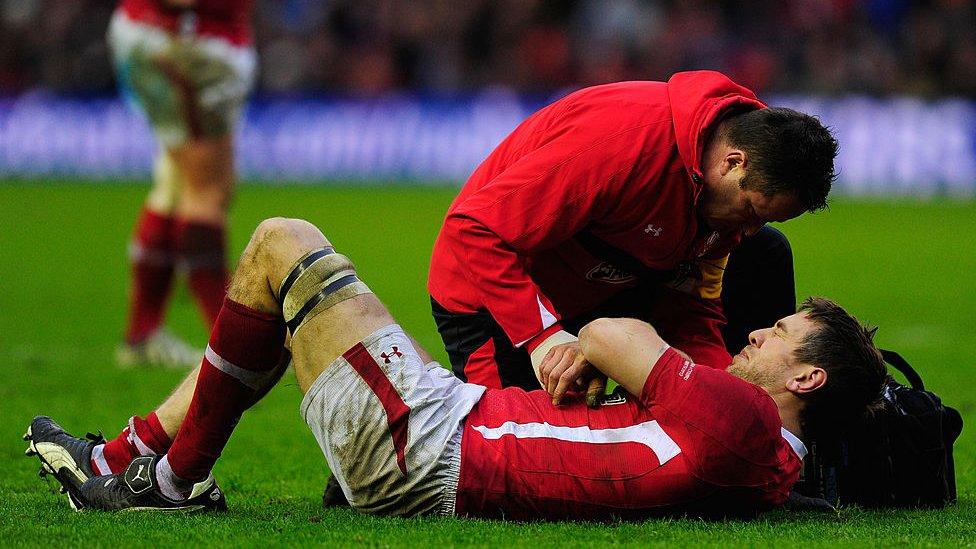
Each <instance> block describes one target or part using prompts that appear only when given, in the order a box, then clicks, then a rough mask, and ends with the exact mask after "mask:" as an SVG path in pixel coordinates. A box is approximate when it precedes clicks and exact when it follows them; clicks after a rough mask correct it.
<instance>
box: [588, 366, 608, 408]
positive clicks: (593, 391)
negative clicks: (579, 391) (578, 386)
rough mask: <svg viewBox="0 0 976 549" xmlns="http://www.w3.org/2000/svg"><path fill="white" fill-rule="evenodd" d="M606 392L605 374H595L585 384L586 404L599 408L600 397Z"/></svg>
mask: <svg viewBox="0 0 976 549" xmlns="http://www.w3.org/2000/svg"><path fill="white" fill-rule="evenodd" d="M606 394H607V376H605V375H603V374H597V375H595V376H593V379H591V380H590V381H589V383H587V384H586V405H587V406H588V407H590V408H599V407H600V399H601V398H603V396H605V395H606Z"/></svg>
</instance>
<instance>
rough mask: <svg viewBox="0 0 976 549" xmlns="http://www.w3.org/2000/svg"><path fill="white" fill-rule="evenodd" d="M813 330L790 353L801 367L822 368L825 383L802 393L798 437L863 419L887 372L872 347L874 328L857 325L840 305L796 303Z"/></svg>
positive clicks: (811, 301) (838, 428)
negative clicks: (800, 423) (825, 376)
mask: <svg viewBox="0 0 976 549" xmlns="http://www.w3.org/2000/svg"><path fill="white" fill-rule="evenodd" d="M800 311H802V312H805V313H806V316H807V318H809V319H810V320H811V321H813V323H814V324H815V325H816V327H817V329H816V330H815V331H813V332H811V333H809V334H807V336H806V337H805V338H804V339H803V341H802V342H801V344H800V346H799V347H797V349H796V350H795V351H794V352H793V355H794V357H795V358H796V359H797V360H798V361H800V362H803V363H806V364H812V365H814V366H818V367H820V368H823V369H824V370H825V371H826V372H827V381H826V382H825V383H824V385H823V386H821V387H820V388H818V389H816V390H814V391H811V392H809V393H806V394H804V395H803V396H802V397H801V398H803V400H804V401H805V402H806V406H805V407H804V410H803V412H802V414H801V421H802V422H803V430H804V434H805V435H808V436H811V437H813V438H818V437H823V436H829V435H832V434H836V433H837V432H839V431H841V430H842V428H843V427H844V426H845V425H849V424H851V423H853V422H855V421H856V420H858V419H860V418H861V417H864V416H865V415H866V414H867V413H868V411H869V410H870V409H871V407H872V405H873V404H874V403H875V402H876V401H877V400H878V399H879V398H880V397H881V391H882V390H883V388H884V384H885V379H886V378H887V369H886V368H885V363H884V359H883V358H882V357H881V352H880V351H878V348H877V347H875V346H874V334H875V332H877V330H878V329H877V328H870V327H867V326H864V325H862V324H861V323H860V322H858V320H857V319H856V318H854V317H853V316H851V315H850V314H849V313H848V312H847V311H845V310H844V308H843V307H841V306H840V305H838V304H836V303H834V302H833V301H831V300H829V299H826V298H822V297H810V298H807V299H806V301H804V302H803V304H801V305H800Z"/></svg>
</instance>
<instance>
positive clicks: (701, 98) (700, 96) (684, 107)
mask: <svg viewBox="0 0 976 549" xmlns="http://www.w3.org/2000/svg"><path fill="white" fill-rule="evenodd" d="M668 100H669V101H670V103H671V118H672V120H673V121H674V136H675V140H676V142H677V144H678V154H679V155H680V156H681V160H682V161H683V162H684V164H685V169H687V170H688V175H690V176H691V178H692V180H693V181H694V182H695V184H696V185H701V178H702V169H701V162H702V158H701V156H702V152H703V149H704V147H705V137H706V135H707V134H708V131H709V130H710V129H711V128H712V126H713V125H714V124H715V123H716V122H718V121H719V119H720V118H721V117H722V115H724V114H725V113H727V112H728V111H729V110H755V109H764V108H766V104H765V103H763V102H762V101H760V100H759V99H758V98H757V97H756V94H754V93H752V91H750V90H749V89H747V88H744V87H742V86H740V85H738V84H736V83H735V82H733V81H732V80H731V79H729V77H727V76H725V75H724V74H722V73H720V72H715V71H689V72H679V73H676V74H675V75H674V76H672V77H671V79H670V80H668Z"/></svg>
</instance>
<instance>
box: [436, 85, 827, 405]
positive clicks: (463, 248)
mask: <svg viewBox="0 0 976 549" xmlns="http://www.w3.org/2000/svg"><path fill="white" fill-rule="evenodd" d="M760 109H766V105H765V104H764V103H762V102H761V101H759V100H758V99H757V98H756V96H755V94H753V93H752V92H751V91H749V90H748V89H746V88H744V87H742V86H739V85H737V84H736V83H734V82H732V81H731V80H730V79H729V78H727V77H725V76H724V75H722V74H720V73H717V72H711V71H697V72H684V73H678V74H675V75H674V76H673V77H672V78H671V79H670V80H669V81H668V82H649V81H648V82H643V81H642V82H620V83H615V84H607V85H603V86H596V87H591V88H586V89H583V90H580V91H578V92H576V93H573V94H571V95H569V96H567V97H565V98H563V99H561V100H559V101H557V102H555V103H553V104H552V105H549V106H548V107H546V108H544V109H542V110H540V111H539V112H537V113H535V114H533V115H532V116H530V117H529V118H528V119H527V120H525V121H524V122H523V123H522V124H521V125H519V127H518V128H516V129H515V131H513V132H512V133H511V135H509V136H508V137H507V138H506V139H505V140H504V141H503V142H502V143H501V144H500V145H499V146H498V147H497V148H496V149H495V150H494V151H493V152H492V153H491V154H490V155H489V156H488V158H487V159H485V161H484V162H483V163H482V164H481V165H480V166H479V167H478V169H477V170H476V171H475V172H474V173H473V174H472V175H471V177H470V179H469V180H468V181H467V183H466V184H465V185H464V187H463V189H462V190H461V192H460V194H459V195H458V197H457V198H456V199H455V200H454V202H453V204H452V205H451V207H450V209H449V210H448V213H447V217H446V219H445V221H444V226H443V228H442V230H441V232H440V234H439V235H438V238H437V241H436V243H435V245H434V250H433V257H432V259H431V269H430V275H429V279H428V290H429V292H430V295H431V298H432V305H433V309H434V316H435V320H437V322H438V328H439V330H440V331H441V335H442V337H443V338H444V341H445V344H446V347H447V350H448V353H449V355H450V357H451V362H452V365H453V367H454V371H455V373H456V374H457V375H459V376H460V377H462V379H466V380H467V381H470V382H474V383H480V384H484V385H487V386H489V387H498V386H509V385H519V386H523V387H525V388H531V387H532V386H533V384H535V387H538V385H537V384H536V383H537V382H535V379H534V378H535V377H536V376H535V375H534V374H533V373H532V369H531V368H530V367H529V360H528V359H529V353H532V360H531V362H532V366H534V367H536V368H538V366H539V363H540V362H541V360H542V359H543V357H544V352H545V351H548V350H549V349H550V348H552V347H554V346H556V347H557V350H558V349H562V348H564V347H568V348H570V349H572V345H573V340H574V339H575V338H574V337H573V335H572V332H574V331H575V330H578V327H579V326H580V325H581V324H582V320H581V321H580V322H575V321H573V320H572V319H583V320H587V319H588V318H589V317H592V314H591V313H593V312H594V311H599V312H600V314H602V315H603V316H639V317H641V318H645V319H650V320H653V321H654V324H655V325H656V326H658V327H659V328H660V329H661V331H662V335H664V337H665V338H667V339H668V340H669V341H671V342H672V344H673V345H674V346H675V347H676V348H678V349H680V350H682V351H684V352H686V353H688V354H689V355H690V356H691V357H692V358H693V359H694V360H695V362H698V363H702V364H707V365H710V366H713V367H720V368H724V367H726V366H727V365H728V364H729V363H730V356H729V354H728V352H727V351H726V348H725V345H724V344H723V341H722V336H721V332H720V328H721V326H722V323H723V322H724V317H723V313H722V308H721V302H720V300H719V297H720V295H721V284H722V271H723V269H724V267H725V264H726V261H727V259H728V254H729V251H730V250H731V249H732V248H733V247H734V246H735V244H736V243H737V242H738V241H739V240H740V239H741V238H742V237H743V235H748V234H751V233H753V232H755V231H756V230H758V229H759V228H760V227H762V226H763V224H764V223H766V222H767V221H785V220H786V219H790V218H792V217H796V216H797V215H799V214H800V213H802V212H803V211H805V210H810V211H813V210H815V209H819V208H822V207H823V203H824V202H825V200H826V194H827V192H828V191H829V187H830V182H831V181H832V179H833V177H834V175H833V157H834V156H835V155H836V147H837V143H836V141H834V140H833V138H832V136H830V134H829V132H828V131H827V130H826V129H824V128H823V126H821V125H820V124H819V122H818V121H816V119H813V118H812V117H809V116H807V115H804V114H802V113H797V112H795V111H791V110H789V109H771V111H772V110H775V111H777V113H778V112H780V111H782V112H783V113H786V114H785V115H784V116H785V117H786V118H787V119H788V121H789V123H790V124H794V125H795V123H798V122H796V120H800V121H801V122H799V123H800V124H801V125H804V127H803V129H802V131H801V133H803V132H807V133H809V132H812V133H813V134H816V136H815V139H813V141H814V145H822V143H821V142H822V141H824V139H826V141H827V142H828V143H827V145H831V146H832V147H833V148H832V150H826V149H824V148H823V147H820V148H819V149H818V148H817V147H816V146H814V147H812V148H813V149H816V150H814V152H813V153H811V155H812V156H814V157H815V158H812V159H810V160H809V162H807V164H811V165H812V166H813V168H817V169H813V170H812V171H813V172H817V173H816V174H813V175H811V174H810V173H808V172H811V170H810V169H808V168H809V167H810V166H807V165H806V164H804V158H802V156H803V155H802V153H800V154H796V150H795V149H796V148H797V147H800V148H801V149H802V148H803V147H805V148H808V149H809V148H811V147H810V146H807V145H806V143H805V142H803V141H802V140H801V142H800V143H799V144H796V145H794V146H792V147H791V146H790V144H789V143H788V142H787V143H785V145H786V146H785V148H787V149H794V150H787V151H784V152H783V154H782V155H780V156H781V157H777V155H771V154H768V153H765V152H764V151H766V150H768V145H767V146H766V148H763V147H762V146H760V147H759V148H757V147H754V146H751V145H749V144H748V143H751V142H748V139H746V140H745V141H743V139H740V138H737V139H739V141H743V143H747V146H743V145H742V144H740V143H739V142H736V143H734V144H733V143H731V142H730V139H729V138H728V136H726V135H725V134H724V133H722V135H719V134H720V133H721V132H720V131H719V130H720V129H722V123H723V121H724V120H726V119H729V118H730V117H735V116H737V115H741V114H743V113H749V112H752V111H757V110H760ZM770 114H772V113H770ZM767 118H769V117H767ZM779 118H781V117H773V119H772V121H771V122H770V121H768V120H763V121H761V122H756V121H752V122H748V123H746V126H747V130H742V131H739V130H736V131H738V133H737V134H735V135H739V134H743V133H745V134H749V133H750V132H749V131H748V128H752V127H755V126H756V125H757V124H760V125H761V124H767V125H772V126H773V127H774V128H779V125H778V124H779V122H777V121H778V120H779ZM794 119H796V120H794ZM811 121H812V122H811ZM750 124H751V125H750ZM724 131H725V130H723V132H724ZM752 133H759V134H762V133H763V132H752ZM774 133H775V132H774ZM794 133H796V132H794ZM729 135H732V134H731V133H730V134H729ZM750 135H751V134H750ZM792 137H795V136H792ZM792 137H789V138H787V141H789V140H790V139H792ZM801 137H803V136H801ZM807 137H809V136H807ZM750 138H752V137H750ZM776 138H780V137H779V136H774V139H776ZM761 139H763V138H762V137H760V140H761ZM768 140H769V139H768V138H767V141H768ZM794 141H795V139H794ZM827 148H828V149H829V148H830V147H827ZM820 149H823V150H820ZM760 154H762V155H763V158H764V159H765V158H767V157H769V158H771V159H772V160H771V161H767V162H766V163H765V165H763V166H760V165H759V164H760V163H759V162H758V158H759V156H760ZM790 155H792V156H793V158H789V157H790ZM797 156H800V157H801V158H800V160H799V166H798V168H797V169H799V170H800V171H801V172H802V173H801V176H800V179H803V178H804V177H805V178H806V179H804V180H803V181H800V182H799V183H798V185H806V186H807V187H811V186H812V187H817V186H818V185H819V186H820V187H822V186H823V185H822V183H823V181H822V180H826V188H825V189H821V188H817V189H814V190H813V192H812V195H811V192H810V191H809V190H808V189H792V188H789V187H785V186H784V185H783V184H782V182H780V181H774V179H776V177H778V178H779V179H783V180H784V181H787V180H789V181H792V180H791V179H790V177H791V176H790V174H789V172H788V170H787V169H784V168H788V164H789V163H790V162H792V163H793V164H797V160H796V158H795V157H797ZM825 156H829V162H827V164H825V163H824V157H825ZM828 164H829V165H828ZM760 168H763V171H760ZM818 169H819V171H818ZM820 172H824V173H820ZM750 174H752V176H753V179H752V180H749V181H752V182H755V181H757V178H758V179H760V180H762V181H761V183H763V184H765V183H769V182H772V183H773V184H774V185H773V186H770V185H767V186H765V187H764V186H762V185H759V186H754V185H752V184H751V183H750V185H747V186H748V187H751V188H744V187H743V185H745V181H747V180H748V176H749V175H750ZM807 180H814V182H813V183H809V182H808V181H807ZM808 183H809V184H808ZM784 189H785V190H784ZM811 196H812V198H811ZM651 279H653V281H654V284H653V285H654V286H655V287H656V289H655V290H654V291H653V292H652V293H646V295H647V296H649V297H647V301H646V302H642V303H628V304H627V305H628V306H629V307H631V310H633V309H632V308H633V307H635V306H636V307H637V308H638V309H639V310H640V311H642V312H643V313H644V314H640V315H638V314H631V313H627V314H620V313H618V314H616V315H614V314H613V311H612V310H611V311H608V310H607V309H606V304H607V303H608V302H612V299H613V297H614V296H615V295H618V294H620V293H621V292H623V291H626V290H633V289H634V288H636V287H638V286H640V285H641V284H642V283H644V284H646V282H647V281H648V280H651ZM642 295H645V294H642ZM628 299H630V298H628ZM630 301H634V300H633V299H630ZM636 301H642V299H637V300H636ZM608 312H609V313H610V314H607V313H608ZM571 325H573V326H572V327H571ZM556 354H557V355H558V353H556ZM556 359H558V357H557V358H556Z"/></svg>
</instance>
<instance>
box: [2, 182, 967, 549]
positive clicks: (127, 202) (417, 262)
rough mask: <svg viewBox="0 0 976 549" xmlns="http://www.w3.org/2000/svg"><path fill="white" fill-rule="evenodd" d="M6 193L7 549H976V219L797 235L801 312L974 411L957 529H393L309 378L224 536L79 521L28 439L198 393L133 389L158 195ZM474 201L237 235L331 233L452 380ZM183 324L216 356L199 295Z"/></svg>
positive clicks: (291, 206)
mask: <svg viewBox="0 0 976 549" xmlns="http://www.w3.org/2000/svg"><path fill="white" fill-rule="evenodd" d="M78 183H79V182H72V184H63V185H59V184H56V183H44V184H36V183H24V182H0V418H2V420H0V478H2V480H0V540H2V541H3V543H4V544H5V545H41V544H44V545H47V544H53V543H65V544H69V545H108V546H113V545H114V546H128V545H135V544H139V545H145V546H156V545H177V544H194V545H196V544H207V545H211V544H212V545H233V546H241V545H247V546H250V545H266V544H275V545H296V544H302V545H311V544H315V545H340V546H341V545H353V544H355V545H360V544H366V545H373V546H433V547H439V546H455V545H482V546H511V545H518V546H522V545H535V546H562V547H568V546H599V545H609V544H614V545H615V544H621V545H667V546H673V545H683V546H699V545H703V544H707V545H716V546H777V545H778V546H786V544H790V545H793V544H804V545H817V546H834V545H838V544H841V545H856V546H864V545H870V546H889V545H894V544H899V545H912V546H915V545H946V546H959V545H972V544H974V543H976V471H974V467H976V443H974V438H973V429H976V391H974V389H973V381H974V379H976V330H974V325H976V323H974V321H973V318H974V311H976V203H974V202H944V201H935V202H925V203H916V202H865V201H853V200H842V199H838V200H836V201H835V203H834V204H833V206H832V207H831V209H830V210H829V211H827V212H824V213H821V214H817V215H814V216H805V217H803V218H802V219H799V220H795V221H792V222H789V223H786V224H784V225H782V228H783V229H784V230H785V231H786V232H787V233H788V234H789V236H790V237H791V239H792V242H793V246H794V251H795V255H796V271H797V280H798V294H799V296H800V297H801V298H802V297H804V296H806V295H809V294H822V295H827V296H830V297H833V298H835V299H837V300H838V301H840V302H841V303H843V304H844V305H845V306H847V307H848V308H850V309H851V310H852V311H854V312H855V313H856V314H857V315H859V316H860V317H861V318H862V319H863V320H866V321H869V322H872V323H875V324H878V325H880V326H881V331H880V332H879V334H878V341H879V342H880V344H882V345H884V346H889V347H891V348H894V349H897V350H899V351H901V352H902V354H903V355H905V356H906V357H907V358H908V359H909V361H911V362H912V363H914V364H915V365H916V367H917V368H918V369H920V370H921V372H922V374H923V375H924V377H925V379H926V381H927V383H928V385H929V386H930V387H931V388H932V389H934V390H935V391H937V392H939V393H941V394H942V396H943V397H944V399H945V400H946V401H947V402H948V403H950V404H952V405H954V406H956V407H958V408H959V409H960V410H961V411H962V413H963V416H964V418H965V420H966V422H967V429H966V430H965V431H964V432H963V435H962V437H961V439H960V440H959V442H958V443H957V446H956V464H957V475H958V486H959V503H958V504H956V505H955V506H953V507H951V508H949V509H947V510H944V511H877V512H874V511H872V512H867V511H859V510H855V509H847V510H844V511H843V512H841V513H840V514H839V515H838V516H824V515H815V514H790V513H787V512H783V511H777V512H773V513H769V514H767V515H765V516H763V517H762V518H760V519H759V520H755V521H752V522H736V521H731V522H714V523H709V522H702V521H697V520H652V521H648V522H644V523H638V524H626V523H622V524H610V525H604V524H599V525H588V524H580V523H563V524H513V523H505V522H486V521H474V520H470V521H469V520H454V519H420V520H409V519H386V518H375V517H367V516H361V515H358V514H356V513H355V512H353V511H350V510H329V511H324V510H322V509H321V507H320V505H319V503H320V501H319V497H320V494H321V489H322V486H323V483H324V480H325V478H326V473H327V469H326V465H325V461H324V459H323V458H322V455H321V453H320V452H319V450H318V448H317V446H316V445H315V442H314V440H313V439H312V437H311V435H310V434H309V433H308V430H307V428H306V427H305V426H304V425H303V423H302V420H301V418H300V417H299V415H298V405H299V402H300V395H299V392H298V389H297V387H296V386H295V383H294V378H293V377H291V376H290V375H289V376H286V377H285V379H284V380H283V382H282V383H281V385H280V386H279V387H278V388H276V389H275V390H274V391H272V393H271V394H270V395H269V396H268V398H267V399H266V400H265V401H264V402H262V403H260V404H259V405H258V406H257V407H255V408H254V409H253V410H251V411H250V412H248V413H247V414H246V415H245V417H244V419H243V421H242V422H241V424H240V426H239V427H238V429H237V431H236V433H235V434H234V437H233V438H232V439H231V442H230V444H229V446H228V447H227V449H226V451H225V452H224V455H223V457H222V458H221V460H220V462H219V463H218V464H217V467H216V471H215V474H216V475H217V478H218V480H219V481H220V483H221V485H222V487H223V488H224V490H225V491H226V492H227V497H228V503H229V505H230V512H229V513H227V514H223V515H219V516H158V515H157V516H150V515H139V514H131V515H108V514H100V513H83V514H76V513H73V512H71V511H70V510H69V509H68V506H67V503H66V500H65V498H64V496H60V495H58V494H57V493H56V488H57V486H56V483H55V482H54V481H53V480H48V481H44V480H40V479H38V478H37V476H36V474H35V473H36V471H37V464H36V461H35V460H33V459H26V458H24V457H23V450H24V448H25V446H26V444H25V443H23V442H22V441H21V440H20V435H21V434H22V433H23V432H24V429H25V427H26V426H27V424H28V422H29V421H30V419H31V417H33V416H34V415H35V414H38V413H44V414H49V415H52V416H53V417H55V418H56V419H58V420H59V421H60V422H62V424H63V425H64V426H65V427H66V428H68V429H69V430H72V431H74V432H75V433H81V434H83V433H84V432H85V431H86V430H97V429H103V430H104V431H105V433H106V434H107V435H110V436H113V435H114V434H116V433H117V432H118V430H119V429H120V428H121V427H122V426H123V423H124V422H125V420H126V418H128V416H129V415H132V414H144V413H146V412H148V411H149V410H151V409H152V408H153V406H154V405H155V404H156V403H157V402H158V401H159V400H160V399H162V398H163V397H164V396H165V394H166V393H167V392H168V391H169V389H170V388H171V387H172V386H174V384H175V383H176V382H177V380H178V379H179V378H180V377H181V374H180V373H178V372H174V371H164V370H149V369H139V370H119V369H117V368H116V367H115V366H114V365H113V363H112V350H113V347H114V345H115V344H116V342H117V340H118V339H119V334H120V333H121V331H122V327H123V317H124V310H125V292H126V284H127V276H126V273H127V265H126V260H125V249H126V244H127V240H128V238H129V233H130V230H131V226H132V223H133V219H134V216H135V213H136V211H137V209H138V207H139V205H140V203H141V201H142V198H143V195H144V192H145V188H144V187H142V186H139V185H135V184H108V185H90V184H78ZM454 192H455V191H454V190H452V189H423V188H384V187H351V186H350V187H344V188H335V187H273V186H260V187H259V186H245V187H243V188H242V189H241V190H240V192H239V194H238V197H237V199H236V204H235V205H234V208H233V213H232V219H231V227H232V233H231V249H232V251H233V252H234V253H235V254H237V253H239V252H240V251H241V249H242V248H243V246H244V244H245V243H246V241H247V237H248V235H249V233H250V231H251V230H252V229H253V228H254V226H255V225H256V224H257V223H258V221H260V220H261V219H262V218H265V217H270V216H293V217H303V218H307V219H309V220H311V221H312V222H314V223H315V224H317V225H318V226H319V227H321V228H322V230H323V231H324V232H325V234H326V235H328V236H329V238H330V239H332V240H333V242H334V243H335V244H336V245H337V246H338V247H339V249H340V250H342V251H344V252H345V253H346V254H348V255H349V256H351V257H352V258H353V259H354V260H355V261H356V262H357V264H358V267H359V271H360V273H361V275H362V276H363V277H364V279H365V280H366V281H368V283H369V284H370V286H371V287H372V288H373V289H374V290H375V291H376V292H377V293H378V294H379V296H380V297H381V298H382V299H383V300H384V302H386V303H387V305H388V306H389V307H390V308H391V309H392V311H393V312H394V315H395V316H396V317H397V318H398V319H399V320H400V322H401V324H402V325H403V326H404V327H406V328H407V329H408V330H409V331H410V332H412V333H413V334H414V335H415V336H416V337H417V338H418V339H419V340H420V341H421V342H422V343H423V344H424V345H425V346H427V347H428V348H429V349H431V350H432V351H435V352H436V353H437V355H438V356H439V357H440V358H441V360H442V361H443V359H444V353H443V350H442V349H441V348H440V340H439V338H438V336H437V333H436V330H435V328H434V325H433V322H432V321H431V320H430V318H429V306H428V302H427V297H426V292H425V277H426V269H427V263H428V259H429V255H430V248H431V245H432V243H433V239H434V236H435V234H436V231H437V227H438V225H439V224H440V221H441V218H442V216H443V214H444V211H445V209H446V208H447V205H448V204H449V202H450V200H451V198H452V196H453V194H454ZM169 324H170V326H172V327H173V329H174V330H175V331H176V332H178V333H180V334H182V335H184V336H186V337H188V338H190V339H191V340H192V341H194V342H196V343H197V344H199V345H201V346H202V345H203V344H204V342H205V340H206V334H205V333H204V329H203V327H202V324H201V321H200V319H199V318H198V315H197V313H196V309H195V308H194V306H193V304H192V301H191V299H190V298H189V297H188V295H187V293H186V291H185V290H182V289H181V290H179V291H178V292H177V293H176V295H175V299H174V303H173V306H172V310H171V314H170V315H169Z"/></svg>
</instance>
